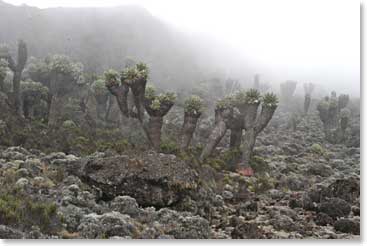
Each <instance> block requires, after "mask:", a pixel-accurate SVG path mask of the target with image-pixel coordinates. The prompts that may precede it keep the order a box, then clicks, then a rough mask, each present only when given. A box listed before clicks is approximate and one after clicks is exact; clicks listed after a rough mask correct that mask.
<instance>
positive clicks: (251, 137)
mask: <svg viewBox="0 0 367 246" xmlns="http://www.w3.org/2000/svg"><path fill="white" fill-rule="evenodd" d="M256 135H257V134H256V132H255V129H249V130H247V131H246V132H245V136H244V142H243V153H242V162H241V163H240V164H239V168H246V167H249V164H250V160H251V156H252V152H253V149H254V146H255V141H256Z"/></svg>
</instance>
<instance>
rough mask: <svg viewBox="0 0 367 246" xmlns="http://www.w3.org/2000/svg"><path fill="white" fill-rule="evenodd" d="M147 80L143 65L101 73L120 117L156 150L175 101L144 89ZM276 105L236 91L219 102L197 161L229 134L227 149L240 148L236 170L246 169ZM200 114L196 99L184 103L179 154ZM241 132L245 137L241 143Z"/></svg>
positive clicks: (252, 93) (250, 92) (200, 105)
mask: <svg viewBox="0 0 367 246" xmlns="http://www.w3.org/2000/svg"><path fill="white" fill-rule="evenodd" d="M147 78H148V68H147V66H146V65H145V64H143V63H139V64H137V65H135V66H131V67H127V68H125V69H124V70H123V71H122V72H121V73H118V72H117V71H114V70H108V71H106V72H105V84H106V87H107V88H108V90H109V91H110V92H111V94H112V95H114V96H115V97H116V99H117V102H118V105H119V108H120V111H121V112H122V114H123V115H124V116H125V117H128V118H135V119H138V120H139V122H140V124H141V126H142V128H143V129H144V132H145V134H146V137H147V139H148V141H149V143H150V144H151V145H152V146H153V147H154V148H155V149H157V150H158V149H159V148H160V141H161V140H160V139H161V129H162V125H163V117H164V116H165V115H166V114H167V113H168V112H169V110H170V109H171V108H172V106H173V105H174V102H175V99H176V97H175V94H174V93H171V92H167V93H160V94H157V93H156V90H155V89H154V87H152V86H149V85H147ZM129 95H131V97H129ZM129 98H132V100H129ZM277 105H278V99H277V97H276V96H275V95H274V94H272V93H267V94H265V95H263V96H261V95H260V93H259V92H258V91H257V90H255V89H250V90H248V91H243V90H240V91H238V92H236V93H234V94H233V95H229V96H227V97H225V98H223V99H221V100H219V101H218V102H217V105H216V109H215V125H214V128H213V129H212V132H211V134H210V136H209V139H208V142H207V144H206V146H205V147H204V149H203V151H202V153H201V155H200V160H201V161H204V160H205V159H206V158H207V157H209V156H210V155H211V154H212V153H213V151H214V149H215V147H216V146H217V145H218V144H219V142H220V141H221V139H222V138H223V137H224V135H225V134H226V132H227V130H230V132H231V135H230V147H231V148H241V146H242V157H241V158H239V160H238V165H237V168H239V169H241V168H247V167H248V164H249V162H250V158H251V155H252V152H253V148H254V145H255V141H256V137H257V136H258V134H259V133H260V132H261V131H262V130H263V129H264V128H265V127H266V126H267V124H268V123H269V121H270V120H271V118H272V116H273V114H274V112H275V109H276V108H277ZM260 108H261V110H260V113H259V109H260ZM202 110H203V103H202V100H201V99H200V98H199V97H197V96H192V97H190V98H188V99H187V100H186V101H185V114H184V123H183V126H182V130H181V140H180V147H181V149H182V150H183V151H185V150H186V149H187V148H188V146H189V144H190V142H191V139H192V136H193V134H194V132H195V128H196V125H197V122H198V119H199V118H200V116H201V114H202ZM243 131H245V134H244V137H243V143H242V135H243Z"/></svg>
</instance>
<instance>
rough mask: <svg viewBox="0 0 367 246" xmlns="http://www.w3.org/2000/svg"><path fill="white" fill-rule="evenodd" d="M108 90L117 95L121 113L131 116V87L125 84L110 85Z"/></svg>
mask: <svg viewBox="0 0 367 246" xmlns="http://www.w3.org/2000/svg"><path fill="white" fill-rule="evenodd" d="M108 90H109V91H110V92H111V94H112V95H114V96H115V97H116V101H117V104H118V106H119V109H120V111H121V113H122V114H123V115H124V116H126V117H129V107H128V103H127V94H128V93H129V87H128V86H127V85H125V84H122V85H120V86H112V87H108Z"/></svg>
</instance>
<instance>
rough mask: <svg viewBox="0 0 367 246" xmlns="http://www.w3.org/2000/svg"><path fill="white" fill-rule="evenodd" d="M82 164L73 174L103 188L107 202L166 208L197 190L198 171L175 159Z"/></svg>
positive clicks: (88, 161) (123, 159)
mask: <svg viewBox="0 0 367 246" xmlns="http://www.w3.org/2000/svg"><path fill="white" fill-rule="evenodd" d="M74 164H75V163H74ZM79 164H80V166H79V167H78V165H76V166H75V165H74V166H73V165H71V166H73V167H70V168H71V171H73V172H74V173H75V174H76V175H77V176H79V177H80V178H81V179H82V180H83V181H84V182H85V183H87V184H89V185H91V186H94V187H97V188H99V189H100V190H101V191H102V192H103V196H102V199H104V200H112V199H113V198H115V197H117V196H131V197H133V198H135V199H136V201H137V202H138V203H139V204H140V205H142V206H155V207H164V206H170V205H173V204H174V203H177V202H178V201H180V200H181V199H182V198H184V197H185V196H187V195H188V194H189V193H191V192H192V191H195V190H196V189H197V179H198V174H197V173H196V171H194V170H193V169H192V168H190V167H189V166H188V165H187V164H186V163H185V162H184V161H181V160H178V159H177V158H176V157H175V156H173V155H164V154H158V153H155V152H149V153H143V154H142V155H140V156H135V157H134V158H132V157H129V156H125V155H124V156H113V157H106V158H89V159H84V160H81V162H80V163H79ZM76 167H78V168H76Z"/></svg>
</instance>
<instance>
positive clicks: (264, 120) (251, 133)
mask: <svg viewBox="0 0 367 246" xmlns="http://www.w3.org/2000/svg"><path fill="white" fill-rule="evenodd" d="M275 109H276V107H264V106H263V107H262V108H261V113H260V115H259V117H258V118H257V120H256V122H255V123H254V124H253V126H252V127H247V128H246V132H245V136H244V143H243V153H242V161H241V162H239V164H238V169H242V168H246V167H248V166H249V163H250V160H251V157H252V153H253V150H254V147H255V142H256V137H257V136H258V135H259V133H260V132H262V131H263V130H264V128H265V127H266V126H267V125H268V123H269V121H270V120H271V118H272V117H273V115H274V112H275Z"/></svg>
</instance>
